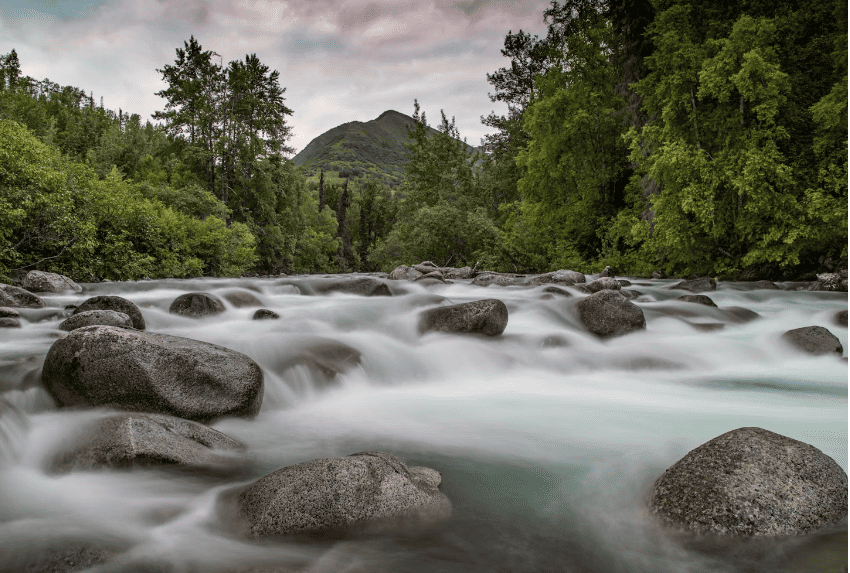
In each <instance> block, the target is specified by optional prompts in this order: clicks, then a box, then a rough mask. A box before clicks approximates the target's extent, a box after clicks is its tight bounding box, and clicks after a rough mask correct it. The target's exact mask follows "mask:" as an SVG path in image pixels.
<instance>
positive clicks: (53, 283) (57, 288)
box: [21, 271, 83, 292]
mask: <svg viewBox="0 0 850 573" xmlns="http://www.w3.org/2000/svg"><path fill="white" fill-rule="evenodd" d="M21 286H23V287H24V288H25V289H27V290H29V291H32V292H65V291H69V290H70V291H74V292H82V290H83V287H81V286H80V285H78V284H77V283H75V282H74V281H72V280H71V279H69V278H68V277H66V276H65V275H57V274H56V273H46V272H44V271H30V272H28V273H27V276H25V277H24V280H23V281H22V282H21Z"/></svg>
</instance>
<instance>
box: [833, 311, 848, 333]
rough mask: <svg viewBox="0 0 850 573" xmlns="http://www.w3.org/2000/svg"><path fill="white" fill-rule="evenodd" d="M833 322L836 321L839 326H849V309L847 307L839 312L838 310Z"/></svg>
mask: <svg viewBox="0 0 850 573" xmlns="http://www.w3.org/2000/svg"><path fill="white" fill-rule="evenodd" d="M832 322H834V323H835V324H837V325H838V326H843V327H844V328H847V309H846V308H845V309H844V310H839V311H838V312H836V313H835V315H833V317H832Z"/></svg>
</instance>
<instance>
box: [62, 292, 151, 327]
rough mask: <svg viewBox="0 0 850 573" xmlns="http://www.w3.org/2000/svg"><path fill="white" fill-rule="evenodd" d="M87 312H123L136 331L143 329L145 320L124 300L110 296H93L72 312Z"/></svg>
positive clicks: (136, 308) (136, 309) (132, 305)
mask: <svg viewBox="0 0 850 573" xmlns="http://www.w3.org/2000/svg"><path fill="white" fill-rule="evenodd" d="M89 310H114V311H115V312H123V313H124V314H126V315H127V316H129V317H130V320H132V321H133V328H136V329H138V330H144V329H145V319H144V318H143V317H142V311H141V310H139V307H138V306H136V305H135V304H133V303H132V302H130V301H129V300H127V299H126V298H123V297H120V296H112V295H101V296H95V297H92V298H90V299H86V300H85V301H83V303H82V304H81V305H80V306H78V307H77V308H76V310H74V314H80V313H82V312H86V311H89Z"/></svg>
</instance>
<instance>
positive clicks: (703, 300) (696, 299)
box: [676, 294, 717, 308]
mask: <svg viewBox="0 0 850 573" xmlns="http://www.w3.org/2000/svg"><path fill="white" fill-rule="evenodd" d="M676 300H682V301H685V302H693V303H696V304H704V305H705V306H713V307H714V308H717V305H716V304H715V303H714V301H713V300H711V299H710V298H709V297H707V296H705V295H704V294H683V295H682V296H680V297H678V298H676Z"/></svg>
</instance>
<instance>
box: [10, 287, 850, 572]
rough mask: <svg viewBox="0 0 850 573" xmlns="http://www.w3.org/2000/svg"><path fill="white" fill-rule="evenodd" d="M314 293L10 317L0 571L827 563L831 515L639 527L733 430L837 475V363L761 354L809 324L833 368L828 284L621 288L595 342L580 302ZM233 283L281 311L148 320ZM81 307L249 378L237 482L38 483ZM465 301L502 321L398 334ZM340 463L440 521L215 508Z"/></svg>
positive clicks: (127, 293) (75, 422)
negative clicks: (232, 363) (61, 364)
mask: <svg viewBox="0 0 850 573" xmlns="http://www.w3.org/2000/svg"><path fill="white" fill-rule="evenodd" d="M317 280H320V279H319V278H318V277H286V278H276V279H203V280H201V279H198V280H185V281H177V280H163V281H142V282H129V283H101V284H90V285H84V289H85V290H84V292H83V293H81V294H62V295H46V296H45V297H44V299H45V301H46V304H47V307H46V308H44V309H39V310H28V309H21V315H22V321H21V322H22V325H23V327H22V328H21V329H2V330H0V398H2V399H0V570H1V571H18V570H28V569H25V564H26V563H28V562H29V561H31V560H32V559H33V556H37V555H43V554H45V553H49V552H50V551H54V552H55V551H59V550H60V549H64V548H68V547H71V548H73V547H78V546H83V547H85V546H92V545H93V546H95V547H100V546H104V547H108V548H109V551H110V552H111V553H110V555H111V556H112V557H111V559H110V560H109V561H107V563H106V564H101V565H96V566H93V567H92V569H91V570H92V571H109V572H112V571H120V572H124V571H175V572H177V571H186V572H196V571H197V572H205V571H213V572H219V571H220V572H243V571H245V572H247V571H257V572H259V571H263V572H265V571H309V572H324V571H327V572H338V571H340V572H341V571H352V572H353V571H357V572H367V571H369V572H371V571H387V572H404V571H428V572H430V571H441V572H442V571H446V572H468V571H476V572H478V571H480V572H489V571H505V572H540V571H563V572H582V573H583V572H591V573H592V572H604V573H615V572H623V573H630V572H648V573H649V572H651V573H655V572H659V573H662V572H676V573H679V572H703V571H704V572H761V571H764V572H767V571H769V572H771V573H776V572H784V571H788V572H792V571H793V572H807V571H812V572H814V571H841V570H842V569H843V567H844V566H845V565H846V563H847V519H846V518H845V519H844V521H843V522H841V523H839V524H837V525H835V526H832V527H828V528H825V529H823V530H821V531H819V532H817V533H814V534H811V535H808V536H802V537H794V538H782V539H762V538H752V539H744V540H734V539H723V538H721V539H714V538H708V539H706V538H702V539H701V538H696V537H692V536H688V535H681V534H678V533H675V532H673V531H670V530H668V529H666V528H664V527H662V526H660V525H659V524H658V522H657V521H656V520H655V519H654V518H653V517H652V516H651V515H650V514H649V513H648V512H647V510H646V497H647V493H648V491H649V489H650V487H651V486H652V483H653V481H654V480H655V479H656V478H657V477H658V476H659V475H660V474H661V473H663V471H664V469H665V468H667V467H669V466H670V465H671V464H673V463H674V462H675V461H677V460H678V459H679V458H680V457H681V456H683V455H684V454H685V453H687V452H688V451H689V450H691V449H693V448H695V447H697V446H699V445H700V444H702V443H704V442H706V441H708V440H710V439H711V438H714V437H715V436H718V435H720V434H722V433H724V432H727V431H729V430H732V429H735V428H740V427H744V426H758V427H761V428H765V429H767V430H771V431H773V432H777V433H779V434H783V435H785V436H789V437H792V438H794V439H797V440H801V441H803V442H806V443H809V444H812V445H813V446H815V447H817V448H819V449H820V450H821V451H823V452H824V453H826V454H827V455H829V456H831V457H832V458H833V459H834V460H835V461H836V462H837V463H838V464H839V465H840V466H841V467H842V469H844V470H845V471H847V427H848V424H847V361H846V358H843V359H842V358H838V357H837V355H836V356H821V357H811V356H808V355H804V354H799V353H797V352H795V351H793V350H792V349H790V348H789V347H788V346H786V345H785V344H784V343H783V342H782V340H780V335H781V334H782V333H783V332H785V331H787V330H789V329H791V328H798V327H802V326H809V325H821V326H824V327H826V328H828V329H829V330H830V331H831V332H833V333H834V334H835V335H836V336H838V338H839V339H840V340H841V343H842V345H843V347H844V348H845V356H846V348H847V328H846V327H843V326H838V325H836V324H835V322H834V315H835V314H836V313H837V312H838V311H839V310H843V309H846V308H847V295H846V293H827V292H809V291H796V290H792V289H793V288H794V287H795V286H796V285H792V284H790V283H785V284H783V283H779V284H780V286H782V287H785V289H786V290H753V289H752V288H748V287H747V285H746V284H744V283H720V284H719V285H718V289H717V291H716V292H713V293H707V294H709V295H710V296H711V298H713V299H714V301H715V302H716V303H717V304H718V306H719V307H720V310H718V309H713V308H710V307H707V306H703V305H699V304H693V303H684V302H681V301H675V300H674V299H675V298H676V297H677V296H679V295H681V294H685V293H683V292H682V291H675V290H670V286H671V285H672V284H673V283H674V282H675V281H663V280H640V279H632V280H633V282H634V283H635V284H634V285H633V286H632V287H630V288H633V289H637V290H640V291H641V292H642V293H644V294H643V296H642V297H641V298H640V299H638V300H637V301H636V303H637V304H638V305H639V306H640V307H641V308H642V309H643V311H644V313H645V315H646V318H647V329H646V331H643V332H636V333H632V334H628V335H626V336H622V337H620V338H615V339H612V340H607V341H601V340H599V339H596V338H595V337H593V336H592V335H590V334H588V333H587V332H585V331H584V330H583V329H582V328H581V327H580V325H579V323H578V322H577V320H576V319H575V318H574V316H573V314H572V306H573V305H574V303H575V301H576V300H578V298H579V297H580V296H583V295H581V294H578V293H576V294H575V295H574V296H573V297H572V298H564V297H562V296H558V295H554V296H553V295H547V294H545V293H543V287H523V286H511V287H498V286H491V287H487V288H484V287H478V286H473V285H471V284H469V281H455V282H454V283H453V284H447V285H442V284H438V285H422V284H421V283H410V282H401V281H387V283H388V284H389V285H390V288H391V289H392V291H393V295H394V296H392V297H371V298H369V297H360V296H355V295H349V294H331V295H323V296H319V295H314V294H312V293H313V290H312V286H311V285H313V284H315V283H316V281H317ZM233 289H242V290H249V291H251V292H252V293H253V294H254V295H255V296H256V297H257V298H259V299H260V300H261V302H262V304H263V306H264V307H266V308H269V309H272V310H274V311H276V312H277V313H278V314H279V315H280V317H281V318H280V319H279V320H263V321H252V320H251V316H252V314H253V312H254V310H255V308H235V307H233V306H232V305H230V304H228V303H225V304H226V306H227V310H226V312H224V313H223V314H220V315H218V316H214V317H207V318H203V319H190V318H185V317H181V316H175V315H171V314H169V313H168V307H169V305H170V303H171V301H173V300H174V299H175V298H176V297H177V296H179V295H180V294H183V293H185V292H192V291H207V292H212V293H218V294H222V293H226V292H228V291H232V290H233ZM98 294H117V295H120V296H123V297H125V298H128V299H130V300H132V301H133V302H135V303H136V304H137V305H139V306H140V307H141V309H142V312H143V315H144V317H145V320H146V321H147V328H148V331H151V332H159V333H165V334H171V335H176V336H184V337H189V338H194V339H198V340H204V341H208V342H212V343H215V344H219V345H222V346H226V347H228V348H232V349H234V350H237V351H240V352H243V353H245V354H247V355H248V356H250V357H251V358H253V359H254V360H255V361H256V362H258V363H259V364H260V365H261V366H262V368H263V370H264V374H265V396H264V400H263V406H262V409H261V411H260V414H259V416H258V417H257V418H256V419H253V420H246V419H237V418H231V419H223V420H220V421H218V422H216V423H214V424H213V427H214V428H215V429H217V430H219V431H221V432H224V433H225V434H227V435H229V436H231V437H233V438H235V439H237V440H239V441H241V442H242V443H243V444H245V445H246V447H247V452H248V456H249V458H250V462H249V463H248V464H247V465H245V466H243V467H242V468H241V470H240V472H238V473H235V474H233V475H230V476H220V475H215V476H213V475H210V476H207V475H195V474H186V473H181V472H175V471H169V470H166V469H162V468H160V469H135V470H132V471H130V470H120V471H119V470H113V471H76V472H72V473H69V474H63V475H54V474H52V473H51V472H49V471H48V469H47V468H48V467H49V464H50V460H51V459H52V458H53V456H55V455H56V453H57V452H58V451H60V450H61V448H63V447H66V445H67V444H66V442H67V436H69V435H72V434H73V433H74V431H75V429H76V428H79V427H80V426H81V425H82V424H85V423H86V422H89V421H91V419H92V418H93V417H97V416H102V415H104V412H103V411H99V410H88V411H83V410H77V411H71V410H60V409H57V408H56V407H55V405H54V404H53V402H52V400H51V398H50V397H49V395H48V394H47V393H46V392H45V391H44V390H43V389H42V388H41V387H40V370H41V364H42V363H43V361H44V357H45V355H46V353H47V351H48V349H49V348H50V345H51V344H52V343H53V342H54V341H55V340H56V339H57V338H59V337H60V336H63V335H64V334H63V333H62V332H61V331H60V330H58V329H57V326H58V325H59V323H60V322H61V320H63V318H64V316H67V314H68V312H69V311H65V310H63V309H64V307H65V306H66V305H69V304H79V303H80V302H82V301H83V300H85V299H86V298H88V297H89V296H94V295H98ZM484 298H499V299H500V300H502V301H504V303H505V304H506V305H507V307H508V310H509V322H508V326H507V329H506V330H505V332H504V334H502V335H501V336H500V337H497V338H486V337H481V336H462V335H450V334H444V333H429V334H425V335H420V334H419V333H418V332H417V320H418V315H419V313H420V312H422V310H424V309H426V308H430V307H433V306H437V305H439V304H450V303H451V304H453V303H460V302H467V301H472V300H479V299H484ZM733 306H737V307H744V308H747V309H751V310H753V311H755V312H757V313H758V314H759V315H760V318H759V319H757V320H753V321H750V322H736V321H735V320H734V319H733V316H732V315H731V314H729V313H728V312H724V311H723V310H722V309H724V308H727V307H733ZM706 324H715V325H716V324H723V325H724V326H723V327H722V328H720V329H717V327H711V326H705V325H706ZM700 325H702V326H700ZM329 349H330V350H329ZM340 349H342V350H340ZM351 349H353V351H352V350H351ZM358 353H359V361H358V360H357V355H358ZM305 357H307V358H305ZM310 357H312V358H310ZM311 360H312V361H311ZM317 364H318V366H317ZM362 450H381V451H385V452H389V453H393V454H395V455H397V456H399V457H400V458H402V459H403V460H404V461H405V462H406V463H407V464H408V465H425V466H429V467H432V468H435V469H437V470H438V471H440V472H441V473H442V476H443V483H442V486H441V489H442V491H443V492H444V493H445V494H446V495H447V496H448V497H449V499H450V500H451V501H452V504H453V507H454V512H453V516H452V518H451V519H450V520H449V521H447V522H444V523H442V524H440V525H439V526H436V527H431V528H429V529H425V530H418V531H416V530H411V531H398V532H397V533H393V534H384V535H371V536H369V535H359V536H357V535H353V536H349V537H337V538H317V539H283V540H277V541H274V542H262V543H260V542H253V541H249V540H247V539H246V538H245V537H244V536H242V535H241V534H240V532H239V529H238V527H237V525H235V523H236V522H235V521H234V520H233V519H231V517H230V516H231V515H232V512H231V511H229V510H228V509H227V508H228V507H229V506H228V503H227V501H226V500H228V499H231V498H232V497H233V495H234V492H237V491H239V489H240V488H244V487H245V486H246V485H247V484H250V483H252V482H253V481H254V480H256V479H258V478H259V477H261V476H263V475H265V474H267V473H270V472H272V471H274V470H276V469H278V468H281V467H283V466H286V465H291V464H294V463H298V462H302V461H307V460H311V459H316V458H323V457H331V456H342V455H347V454H351V453H354V452H358V451H362ZM29 570H35V569H29Z"/></svg>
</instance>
